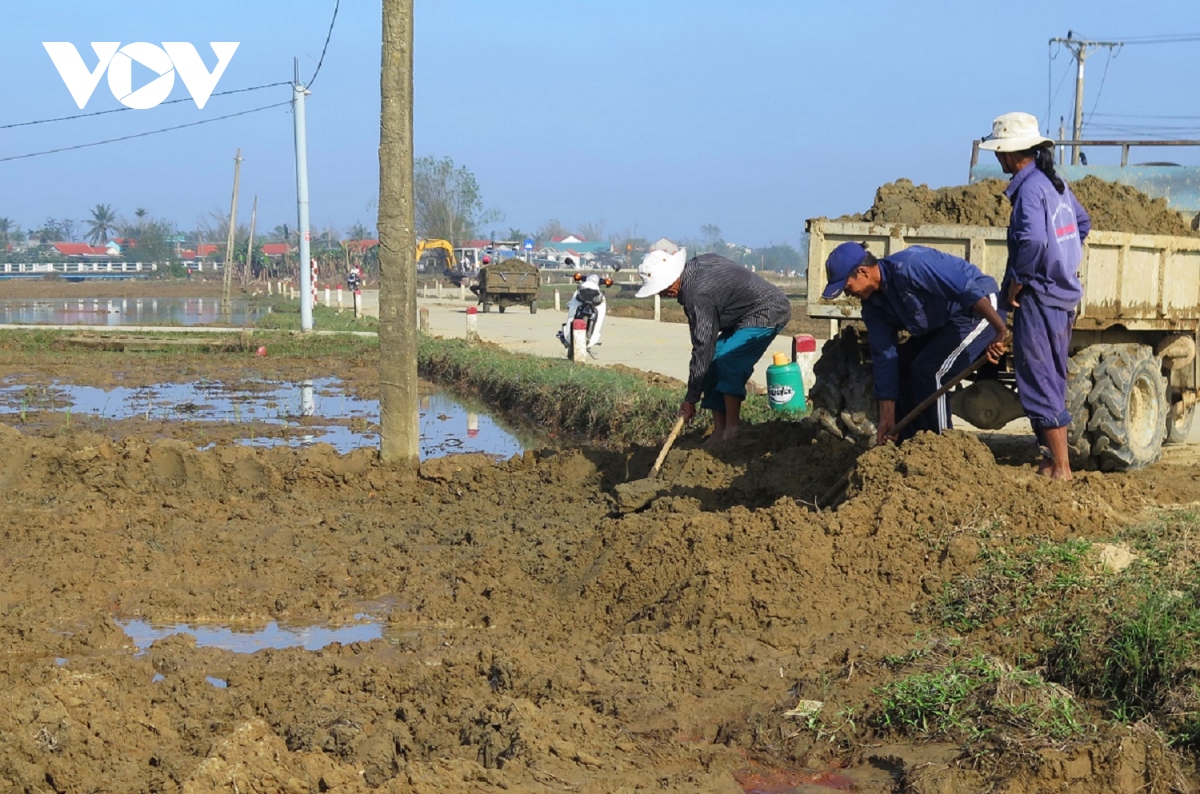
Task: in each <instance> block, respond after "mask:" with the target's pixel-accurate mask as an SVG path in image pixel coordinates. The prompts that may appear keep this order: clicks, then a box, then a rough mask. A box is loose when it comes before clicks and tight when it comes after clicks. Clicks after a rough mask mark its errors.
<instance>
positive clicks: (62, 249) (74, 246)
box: [51, 243, 108, 256]
mask: <svg viewBox="0 0 1200 794" xmlns="http://www.w3.org/2000/svg"><path fill="white" fill-rule="evenodd" d="M51 245H53V246H54V249H55V250H56V251H58V252H59V253H60V254H62V255H63V256H106V255H107V254H108V249H107V248H105V247H104V246H103V245H89V244H87V243H51Z"/></svg>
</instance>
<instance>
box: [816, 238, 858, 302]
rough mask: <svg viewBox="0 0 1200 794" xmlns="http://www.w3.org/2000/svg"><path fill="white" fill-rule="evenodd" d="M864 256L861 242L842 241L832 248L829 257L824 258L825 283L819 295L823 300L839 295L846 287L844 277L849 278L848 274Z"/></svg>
mask: <svg viewBox="0 0 1200 794" xmlns="http://www.w3.org/2000/svg"><path fill="white" fill-rule="evenodd" d="M866 258H867V249H866V248H863V245H862V243H842V244H841V245H839V246H838V247H837V248H835V249H833V251H832V252H831V253H830V254H829V258H828V259H826V260H825V281H826V284H825V291H824V292H822V293H821V297H822V298H824V299H825V300H833V299H834V298H836V297H837V296H838V295H841V294H842V290H844V289H845V288H846V279H848V278H850V274H851V273H853V272H854V270H855V268H857V267H858V266H859V265H861V264H862V263H863V260H864V259H866Z"/></svg>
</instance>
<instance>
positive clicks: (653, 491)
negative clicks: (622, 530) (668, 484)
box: [614, 414, 683, 513]
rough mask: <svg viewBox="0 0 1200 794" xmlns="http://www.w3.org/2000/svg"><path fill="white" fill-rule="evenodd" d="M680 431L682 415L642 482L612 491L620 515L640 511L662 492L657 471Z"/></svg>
mask: <svg viewBox="0 0 1200 794" xmlns="http://www.w3.org/2000/svg"><path fill="white" fill-rule="evenodd" d="M682 429H683V414H680V415H679V418H678V419H676V420H675V426H674V427H672V428H671V434H670V435H668V436H667V441H666V443H664V444H663V446H662V451H660V452H659V453H658V458H657V459H655V461H654V465H653V466H652V467H651V468H650V475H649V476H648V477H646V478H645V479H643V480H632V481H630V482H625V483H621V484H620V485H618V486H617V487H616V488H615V489H614V490H615V491H616V494H617V507H618V508H619V509H620V511H621V512H622V513H632V512H634V511H635V510H640V509H641V508H643V507H645V506H646V505H647V504H649V503H650V502H651V501H653V500H654V499H655V498H656V497H657V496H658V494H659V492H660V491H661V490H662V485H661V484H660V483H659V482H658V471H659V469H661V468H662V465H663V461H665V460H666V459H667V453H668V452H670V451H671V445H672V444H674V443H675V439H676V438H678V437H679V431H680V430H682Z"/></svg>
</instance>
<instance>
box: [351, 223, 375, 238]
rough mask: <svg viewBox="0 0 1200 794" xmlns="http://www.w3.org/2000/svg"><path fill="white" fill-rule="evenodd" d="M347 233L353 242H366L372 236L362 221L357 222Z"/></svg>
mask: <svg viewBox="0 0 1200 794" xmlns="http://www.w3.org/2000/svg"><path fill="white" fill-rule="evenodd" d="M347 233H348V234H349V235H350V239H351V240H365V239H367V238H368V237H370V236H371V232H370V230H368V229H367V227H366V226H364V225H363V223H362V222H361V221H355V223H354V225H353V226H351V227H350V230H349V232H347Z"/></svg>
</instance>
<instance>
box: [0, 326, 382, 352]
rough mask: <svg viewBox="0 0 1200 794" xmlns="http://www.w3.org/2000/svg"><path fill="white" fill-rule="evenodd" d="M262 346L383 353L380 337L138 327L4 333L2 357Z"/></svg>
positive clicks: (0, 343) (235, 349) (248, 349)
mask: <svg viewBox="0 0 1200 794" xmlns="http://www.w3.org/2000/svg"><path fill="white" fill-rule="evenodd" d="M77 337H86V338H88V339H95V340H103V339H105V338H114V339H116V338H120V337H136V338H137V339H145V340H155V339H161V340H164V341H166V342H170V341H171V340H179V339H181V338H187V339H196V340H199V341H201V342H203V349H202V350H190V351H189V350H187V349H183V348H179V349H169V348H168V349H164V350H146V351H138V352H137V353H132V352H129V353H121V352H107V351H103V350H94V349H88V348H86V347H82V346H77V345H75V344H74V343H72V342H71V341H70V340H71V339H72V338H77ZM260 346H266V348H267V351H268V355H270V356H273V357H276V358H312V357H316V356H325V355H337V356H357V355H360V354H363V353H367V352H371V351H378V349H379V339H378V338H377V337H373V336H369V337H361V336H352V335H350V334H300V333H289V332H287V331H257V330H256V331H254V332H253V333H246V334H243V333H242V332H241V331H240V330H236V329H232V330H230V332H229V333H228V334H225V333H219V334H214V333H209V332H196V333H194V334H189V333H187V332H186V331H183V332H179V333H175V332H169V333H157V334H156V333H145V332H143V331H140V330H138V329H137V328H136V327H134V326H130V327H129V328H128V329H127V330H126V329H120V330H115V331H113V332H104V333H83V332H80V331H69V330H63V331H50V330H47V331H25V330H20V331H4V330H0V351H3V352H4V353H14V354H19V355H43V354H54V355H80V356H89V357H92V356H97V355H99V356H129V355H139V356H157V355H169V356H173V357H174V356H178V355H179V354H180V353H189V352H190V353H195V354H197V355H212V354H223V353H233V354H237V355H244V354H247V353H253V352H254V351H255V350H257V349H258V348H259V347H260Z"/></svg>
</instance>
